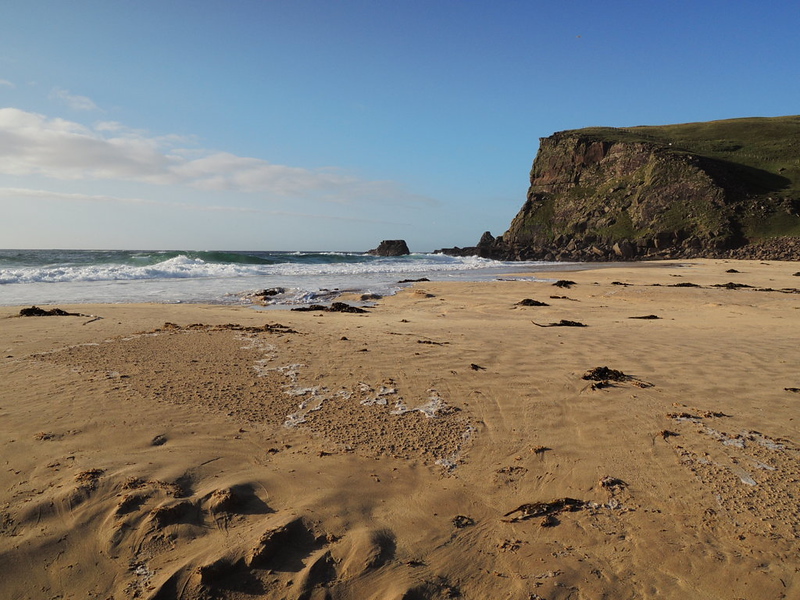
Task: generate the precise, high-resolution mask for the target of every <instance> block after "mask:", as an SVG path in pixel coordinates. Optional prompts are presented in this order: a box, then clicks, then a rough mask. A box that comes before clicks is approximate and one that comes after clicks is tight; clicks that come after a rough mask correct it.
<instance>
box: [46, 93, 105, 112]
mask: <svg viewBox="0 0 800 600" xmlns="http://www.w3.org/2000/svg"><path fill="white" fill-rule="evenodd" d="M50 98H51V99H53V100H61V101H62V102H64V103H65V104H66V105H67V106H69V107H70V108H71V109H73V110H98V106H97V105H96V104H95V103H94V102H93V101H92V99H91V98H87V97H86V96H78V95H77V94H71V93H70V92H69V90H65V89H62V88H53V90H52V91H51V92H50Z"/></svg>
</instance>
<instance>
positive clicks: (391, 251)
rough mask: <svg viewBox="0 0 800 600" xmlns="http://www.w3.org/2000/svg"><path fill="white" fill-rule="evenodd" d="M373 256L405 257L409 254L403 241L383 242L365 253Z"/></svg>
mask: <svg viewBox="0 0 800 600" xmlns="http://www.w3.org/2000/svg"><path fill="white" fill-rule="evenodd" d="M367 254H372V255H373V256H405V255H406V254H411V251H410V250H409V249H408V245H407V244H406V241H405V240H383V241H382V242H381V243H380V244H379V245H378V247H377V248H373V249H372V250H369V251H367Z"/></svg>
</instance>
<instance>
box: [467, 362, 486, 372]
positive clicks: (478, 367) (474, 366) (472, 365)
mask: <svg viewBox="0 0 800 600" xmlns="http://www.w3.org/2000/svg"><path fill="white" fill-rule="evenodd" d="M469 368H470V369H472V370H473V371H485V370H486V367H482V366H480V365H476V364H475V363H471V364H470V365H469Z"/></svg>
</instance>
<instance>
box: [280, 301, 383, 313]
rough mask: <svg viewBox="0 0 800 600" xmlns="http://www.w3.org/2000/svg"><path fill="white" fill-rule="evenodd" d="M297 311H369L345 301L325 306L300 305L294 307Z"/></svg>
mask: <svg viewBox="0 0 800 600" xmlns="http://www.w3.org/2000/svg"><path fill="white" fill-rule="evenodd" d="M292 310H293V311H296V312H312V311H322V312H344V313H366V312H369V311H367V310H365V309H363V308H359V307H358V306H352V305H350V304H347V303H345V302H334V303H333V304H331V305H330V306H323V305H322V304H310V305H308V306H298V307H296V308H293V309H292Z"/></svg>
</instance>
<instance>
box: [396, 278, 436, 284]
mask: <svg viewBox="0 0 800 600" xmlns="http://www.w3.org/2000/svg"><path fill="white" fill-rule="evenodd" d="M423 281H430V279H428V278H427V277H420V278H419V279H401V280H400V281H398V282H397V283H422V282H423Z"/></svg>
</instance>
